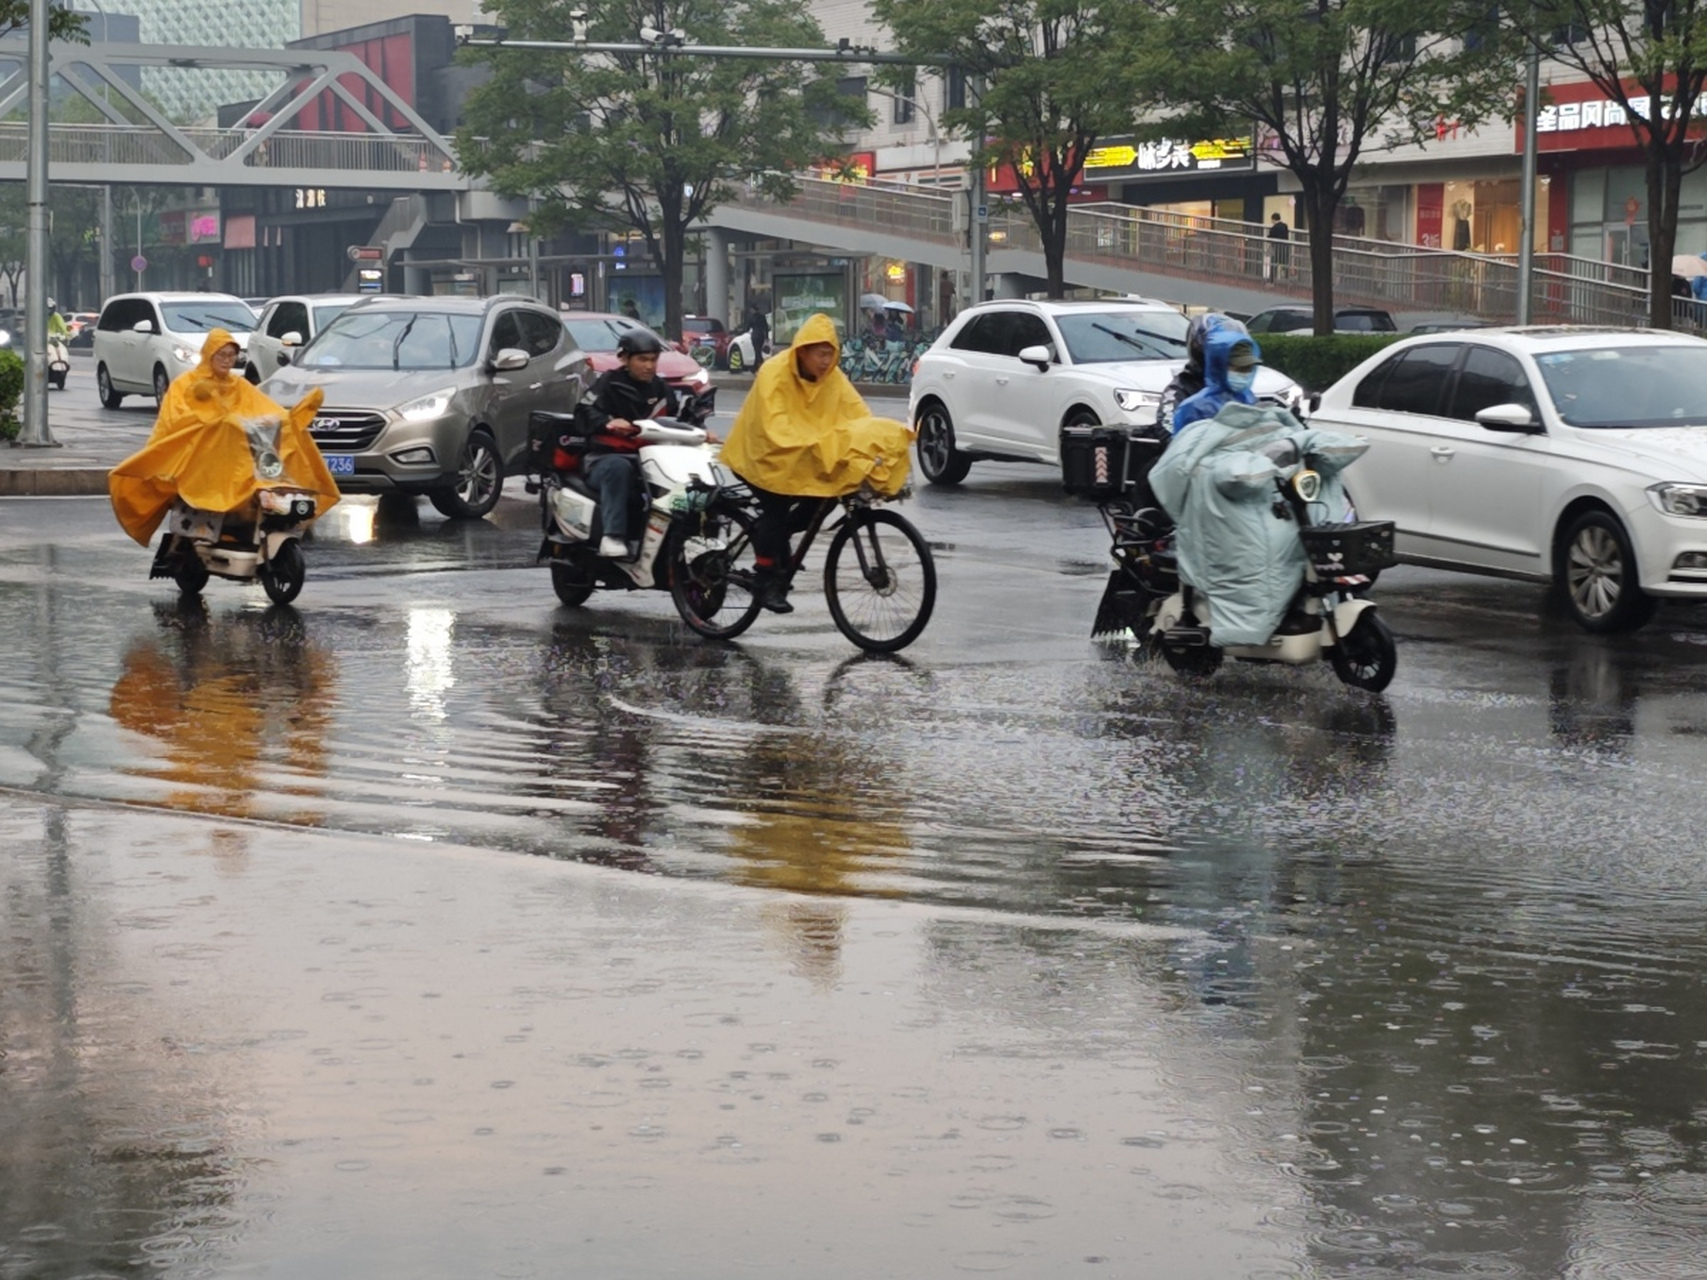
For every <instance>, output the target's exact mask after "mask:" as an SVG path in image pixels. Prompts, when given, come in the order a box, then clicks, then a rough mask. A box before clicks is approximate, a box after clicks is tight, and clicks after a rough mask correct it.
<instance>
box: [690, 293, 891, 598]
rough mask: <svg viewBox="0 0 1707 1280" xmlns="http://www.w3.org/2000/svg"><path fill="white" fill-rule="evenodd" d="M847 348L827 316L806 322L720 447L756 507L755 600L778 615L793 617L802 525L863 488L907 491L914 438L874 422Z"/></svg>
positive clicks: (763, 368)
mask: <svg viewBox="0 0 1707 1280" xmlns="http://www.w3.org/2000/svg"><path fill="white" fill-rule="evenodd" d="M841 345H842V344H841V340H840V339H839V338H838V337H837V336H836V325H835V322H834V321H833V320H831V319H830V317H829V316H827V315H824V314H822V313H819V314H817V315H812V316H808V317H807V319H806V323H804V324H802V325H801V326H800V331H799V332H798V333H796V334H795V335H794V342H793V343H792V344H791V345H790V347H789V349H788V351H786V352H783V353H779V354H778V355H776V356H773V357H772V358H771V359H769V360H767V361H765V363H764V364H762V365H760V366H759V372H758V376H757V377H755V378H754V379H753V389H752V391H751V392H750V393H749V394H748V396H747V400H746V403H745V404H743V405H742V406H741V412H740V413H739V414H738V415H737V416H736V418H735V425H734V426H732V427H731V428H730V429H729V439H728V441H727V442H726V443H725V444H724V446H723V453H722V460H723V463H724V465H725V466H727V467H729V468H730V469H731V470H732V471H734V472H735V474H736V475H738V476H740V477H741V479H743V480H745V481H746V482H747V484H748V485H749V486H750V487H751V489H752V490H753V494H754V496H755V497H756V498H757V499H758V504H759V517H758V520H757V521H755V523H754V528H753V552H754V556H753V559H754V562H755V564H756V565H757V567H758V578H757V581H756V582H755V583H754V594H755V595H756V596H757V597H758V600H759V603H760V604H762V605H763V606H764V607H765V608H767V609H769V610H770V611H771V612H772V613H792V612H793V611H794V606H793V605H791V604H789V603H788V585H789V579H790V578H791V576H792V571H791V570H790V567H789V563H788V536H789V533H790V531H791V528H792V527H793V526H794V524H795V522H796V518H797V517H798V516H800V515H803V514H805V513H806V512H807V511H810V509H811V508H812V507H813V506H814V505H816V503H817V502H819V501H821V500H822V499H824V498H839V497H842V496H843V495H844V494H850V493H853V492H855V491H857V490H858V489H859V487H860V486H861V485H865V484H869V485H870V486H871V488H872V489H873V490H875V491H876V492H877V493H878V494H881V495H886V496H888V495H894V494H896V493H899V492H900V491H901V487H902V486H903V485H904V484H905V483H906V481H907V468H908V465H909V464H908V458H907V450H908V446H909V445H910V443H911V442H912V438H913V433H912V431H911V430H910V429H909V428H908V427H907V424H906V423H904V422H896V421H895V420H894V419H892V418H874V417H873V416H872V414H871V410H870V408H868V407H867V406H866V403H865V401H864V400H862V399H861V398H860V394H859V392H858V391H855V390H854V385H853V383H852V382H850V381H848V376H847V374H845V373H843V372H842V369H841V355H842V350H841Z"/></svg>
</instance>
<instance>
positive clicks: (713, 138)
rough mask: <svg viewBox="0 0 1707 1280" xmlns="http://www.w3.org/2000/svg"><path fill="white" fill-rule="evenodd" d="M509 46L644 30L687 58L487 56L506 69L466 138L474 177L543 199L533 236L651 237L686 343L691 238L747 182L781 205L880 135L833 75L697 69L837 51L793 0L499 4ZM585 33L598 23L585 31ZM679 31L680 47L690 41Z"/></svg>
mask: <svg viewBox="0 0 1707 1280" xmlns="http://www.w3.org/2000/svg"><path fill="white" fill-rule="evenodd" d="M487 11H488V12H493V13H495V16H496V18H497V20H498V21H500V22H501V23H502V24H503V26H504V27H505V28H506V30H507V32H508V35H509V36H511V37H514V38H517V39H522V38H526V39H535V40H570V39H572V38H575V36H576V35H577V32H578V29H579V30H581V31H584V38H585V39H589V40H591V41H593V42H595V43H611V44H634V43H636V41H637V38H638V35H639V32H640V30H641V28H642V27H652V28H654V29H655V30H659V31H664V32H666V37H665V38H666V40H672V41H673V40H677V39H679V40H681V41H683V42H685V44H686V46H687V47H686V48H668V49H667V48H658V47H654V48H652V49H649V50H647V51H645V52H639V53H605V54H594V53H568V52H562V53H559V52H555V51H552V52H541V51H539V50H523V49H506V48H503V47H501V46H500V47H497V48H471V49H469V50H468V51H467V56H469V57H471V58H472V59H473V60H476V61H479V62H484V63H486V64H488V65H489V66H490V68H491V77H490V79H488V80H487V81H486V82H485V83H484V84H482V85H480V86H479V87H478V88H477V89H475V91H474V92H473V93H472V94H470V96H469V99H468V102H467V107H466V111H465V115H464V120H465V124H464V126H463V127H462V128H461V129H460V130H459V131H458V134H457V147H458V154H459V156H460V158H461V162H462V166H463V168H464V169H465V170H466V171H467V172H470V173H474V174H480V175H485V176H487V177H489V178H490V180H491V182H492V185H493V187H494V188H495V189H496V190H497V191H499V192H500V193H501V194H504V195H507V196H512V197H523V196H525V197H528V198H529V199H530V200H531V201H533V202H535V203H534V205H533V208H532V211H531V212H530V214H529V216H528V225H529V228H530V230H531V231H532V233H533V234H536V235H544V234H550V233H552V232H554V231H556V230H558V229H560V228H562V227H565V226H578V227H584V228H608V227H613V226H614V227H620V228H624V229H630V230H633V231H635V232H638V233H639V234H640V236H641V238H642V239H643V241H644V242H645V245H646V249H647V252H648V253H649V254H650V255H651V257H652V260H653V261H654V262H656V263H657V264H658V267H659V271H660V272H661V274H662V275H663V281H664V307H665V317H664V328H665V331H666V332H667V333H669V334H671V335H675V334H678V333H680V332H681V317H682V268H683V264H684V259H685V257H686V249H687V242H688V238H689V233H690V229H691V228H692V227H693V226H694V224H695V223H696V222H698V221H699V220H700V219H701V218H702V217H704V216H705V214H707V213H708V212H710V211H711V210H712V209H713V208H715V207H716V206H717V205H719V204H721V203H723V202H724V201H726V200H728V199H730V198H732V197H733V196H734V195H735V194H736V193H737V191H738V189H739V187H740V186H741V185H742V184H746V185H748V186H751V187H753V188H755V189H757V190H760V191H762V192H763V193H765V194H766V195H768V196H771V197H773V198H777V199H786V198H788V197H789V196H791V195H792V194H793V192H794V184H793V182H792V180H791V177H790V175H792V174H794V173H798V172H799V171H800V170H802V169H804V168H806V167H807V166H809V165H811V164H814V163H818V162H821V161H825V160H826V159H828V158H829V157H832V156H834V155H835V154H836V153H837V152H838V151H841V150H843V149H845V144H844V135H845V134H846V133H847V132H848V131H849V130H850V129H851V128H853V127H855V126H858V125H861V124H864V123H866V122H867V121H868V120H869V118H870V113H869V111H868V109H867V108H866V106H865V103H864V100H863V98H860V99H855V98H853V97H850V96H845V95H843V94H841V93H838V91H837V87H836V83H835V80H834V79H833V77H832V76H831V75H825V74H821V73H820V72H819V71H818V70H817V69H816V68H817V66H818V65H819V64H814V63H806V62H798V61H782V60H775V59H770V60H760V59H753V60H748V59H745V58H739V59H734V58H731V59H724V58H707V57H696V56H694V55H693V53H692V51H691V46H692V45H693V44H695V43H698V44H704V45H723V46H744V47H754V48H757V47H769V48H815V49H821V48H825V47H826V43H825V39H824V33H823V31H822V29H821V28H820V27H819V26H818V23H817V22H816V20H815V19H813V18H812V17H811V15H810V14H809V13H808V12H806V10H805V7H804V6H801V5H799V4H796V3H789V2H788V0H672V3H671V5H670V7H669V9H668V11H667V13H666V12H664V11H662V10H661V8H660V7H659V6H657V5H655V4H654V3H653V0H587V3H586V4H585V6H584V13H585V17H584V18H580V17H578V16H577V17H574V18H572V17H571V13H576V14H579V13H580V12H582V10H571V9H570V8H569V6H568V5H566V4H563V3H560V2H559V0H489V2H488V5H487ZM583 23H584V27H583V26H582V24H583ZM678 33H679V35H678Z"/></svg>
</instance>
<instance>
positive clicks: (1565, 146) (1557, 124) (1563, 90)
mask: <svg viewBox="0 0 1707 1280" xmlns="http://www.w3.org/2000/svg"><path fill="white" fill-rule="evenodd" d="M1624 92H1625V94H1626V95H1627V96H1628V97H1629V99H1630V109H1631V111H1633V112H1634V113H1635V114H1637V115H1639V116H1641V117H1643V118H1644V119H1645V118H1646V117H1647V116H1648V114H1649V112H1650V111H1651V110H1652V104H1651V103H1650V101H1649V98H1648V95H1647V93H1646V91H1645V90H1643V89H1642V88H1641V86H1639V85H1636V84H1632V83H1630V82H1629V81H1625V82H1624ZM1659 108H1660V110H1661V111H1669V110H1670V108H1671V100H1670V99H1669V98H1662V99H1661V100H1660V103H1659ZM1694 116H1695V117H1696V119H1695V121H1694V122H1693V123H1692V124H1691V125H1690V127H1689V136H1690V137H1692V138H1694V137H1707V120H1703V119H1701V117H1703V116H1707V100H1700V99H1698V100H1697V101H1696V103H1695V110H1694ZM1514 133H1515V135H1516V150H1517V151H1518V152H1520V153H1521V152H1522V150H1523V116H1522V114H1521V113H1520V114H1519V116H1518V118H1517V122H1516V125H1515V128H1514ZM1635 145H1636V136H1635V134H1634V133H1633V132H1632V131H1631V126H1630V112H1627V111H1626V110H1625V108H1624V105H1623V104H1622V103H1620V102H1614V101H1613V100H1612V99H1611V98H1609V97H1607V96H1606V91H1605V90H1604V89H1602V88H1601V87H1600V86H1599V85H1597V84H1592V83H1589V82H1587V81H1583V82H1579V83H1576V84H1554V85H1548V86H1547V87H1546V88H1545V90H1544V91H1543V96H1542V99H1541V108H1540V111H1539V112H1538V113H1537V115H1536V120H1535V149H1536V150H1537V151H1595V150H1628V149H1629V148H1631V147H1633V146H1635Z"/></svg>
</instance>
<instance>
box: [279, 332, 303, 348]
mask: <svg viewBox="0 0 1707 1280" xmlns="http://www.w3.org/2000/svg"><path fill="white" fill-rule="evenodd" d="M279 342H280V343H281V344H282V345H284V346H287V347H300V346H301V345H302V335H301V334H300V333H298V332H297V331H296V330H295V329H292V330H291V331H290V332H289V333H287V334H285V336H284V337H282V338H280V339H279Z"/></svg>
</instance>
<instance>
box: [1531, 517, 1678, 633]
mask: <svg viewBox="0 0 1707 1280" xmlns="http://www.w3.org/2000/svg"><path fill="white" fill-rule="evenodd" d="M1559 549H1560V554H1559V556H1558V559H1557V569H1556V572H1557V575H1558V586H1559V592H1560V594H1561V595H1562V596H1563V597H1564V601H1565V608H1566V609H1568V610H1569V611H1570V614H1571V617H1573V618H1574V619H1576V622H1577V625H1578V626H1580V627H1582V628H1583V629H1584V630H1585V631H1596V632H1609V631H1634V630H1635V629H1636V628H1637V627H1639V626H1641V625H1642V624H1643V623H1645V622H1647V621H1648V619H1649V618H1651V617H1653V616H1654V610H1655V609H1656V608H1658V607H1659V602H1658V601H1657V600H1655V599H1654V597H1652V596H1651V595H1649V594H1648V593H1647V592H1645V591H1643V590H1642V588H1641V584H1640V583H1638V582H1637V580H1636V553H1635V550H1634V548H1632V547H1631V545H1630V535H1629V534H1627V533H1626V532H1625V531H1624V526H1623V525H1622V524H1620V523H1619V522H1618V520H1617V519H1616V517H1614V516H1613V515H1612V514H1611V512H1608V511H1585V512H1584V513H1583V514H1582V515H1580V516H1578V517H1577V518H1576V519H1575V520H1574V521H1572V522H1571V525H1570V527H1569V528H1568V529H1566V530H1565V536H1564V537H1563V538H1561V539H1560V542H1559Z"/></svg>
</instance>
